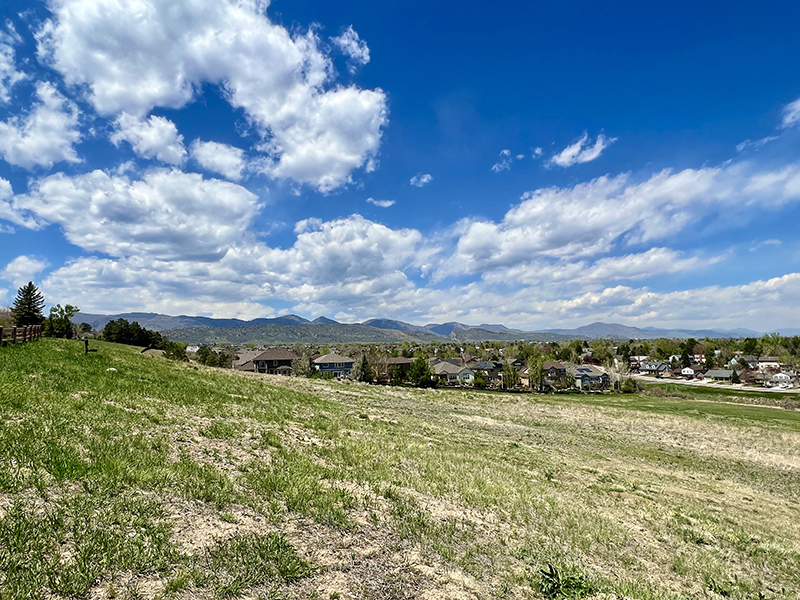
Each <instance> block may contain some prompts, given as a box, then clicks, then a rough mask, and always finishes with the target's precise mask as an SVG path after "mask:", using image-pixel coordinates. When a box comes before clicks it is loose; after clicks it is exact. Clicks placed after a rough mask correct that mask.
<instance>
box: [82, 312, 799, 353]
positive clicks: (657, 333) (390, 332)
mask: <svg viewBox="0 0 800 600" xmlns="http://www.w3.org/2000/svg"><path fill="white" fill-rule="evenodd" d="M120 318H122V319H126V320H128V321H130V322H133V321H137V322H138V323H139V325H141V326H142V327H145V328H147V329H151V330H154V331H159V332H161V333H162V334H164V335H166V336H167V337H168V338H169V339H171V340H175V341H180V342H187V343H189V344H234V345H241V344H300V343H311V344H349V343H362V344H364V343H395V342H405V341H412V342H431V341H435V340H442V341H459V342H489V341H506V342H514V341H529V342H560V341H568V340H579V339H580V340H590V339H599V338H606V339H613V340H629V339H642V340H649V339H657V338H697V339H702V338H744V337H761V336H762V335H763V333H762V332H757V331H752V330H749V329H733V330H719V329H700V330H690V329H658V328H655V327H645V328H639V327H628V326H626V325H620V324H617V323H599V322H598V323H592V324H591V325H584V326H583V327H577V328H575V329H547V330H543V331H522V330H519V329H510V328H508V327H506V326H505V325H492V324H482V325H464V324H463V323H456V322H450V323H441V324H430V325H425V326H419V325H412V324H410V323H404V322H403V321H397V320H393V319H369V320H367V321H364V322H363V323H339V322H337V321H334V320H333V319H328V318H326V317H319V318H317V319H314V320H313V321H309V320H308V319H304V318H303V317H299V316H297V315H284V316H282V317H275V318H271V319H266V318H262V319H253V320H252V321H243V320H241V319H214V318H211V317H191V316H185V315H181V316H177V317H173V316H169V315H162V314H157V313H145V312H131V313H120V314H114V315H96V314H89V313H78V314H76V315H75V316H74V317H73V319H72V320H73V322H74V323H88V324H89V325H91V326H92V328H94V329H102V328H103V327H104V326H105V325H106V323H108V322H109V321H114V320H117V319H120ZM780 333H781V334H782V335H787V336H789V335H800V329H782V330H781V331H780Z"/></svg>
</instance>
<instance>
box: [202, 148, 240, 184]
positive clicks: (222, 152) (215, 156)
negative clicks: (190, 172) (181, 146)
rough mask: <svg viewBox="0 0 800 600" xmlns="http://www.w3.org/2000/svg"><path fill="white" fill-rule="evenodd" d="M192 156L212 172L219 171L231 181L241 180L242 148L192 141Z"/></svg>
mask: <svg viewBox="0 0 800 600" xmlns="http://www.w3.org/2000/svg"><path fill="white" fill-rule="evenodd" d="M192 158H193V159H194V160H196V161H197V162H198V164H199V165H200V166H201V167H203V168H204V169H206V170H207V171H212V172H214V173H219V174H220V175H222V176H223V177H225V178H226V179H230V180H231V181H241V179H242V171H243V170H244V168H245V159H244V150H242V149H241V148H235V147H234V146H229V145H228V144H220V143H218V142H201V141H200V140H195V141H194V142H193V143H192Z"/></svg>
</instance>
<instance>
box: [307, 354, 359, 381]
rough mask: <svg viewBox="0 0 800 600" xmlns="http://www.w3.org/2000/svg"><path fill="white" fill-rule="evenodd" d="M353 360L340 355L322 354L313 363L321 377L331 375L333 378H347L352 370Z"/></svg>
mask: <svg viewBox="0 0 800 600" xmlns="http://www.w3.org/2000/svg"><path fill="white" fill-rule="evenodd" d="M355 362H356V361H355V359H353V358H350V357H349V356H342V355H341V354H335V353H334V354H323V355H322V356H320V357H319V358H315V359H314V361H313V364H314V368H315V369H316V370H317V371H319V372H320V373H322V374H323V375H328V374H330V375H333V376H334V377H340V378H341V377H347V376H348V375H350V371H352V370H353V364H355Z"/></svg>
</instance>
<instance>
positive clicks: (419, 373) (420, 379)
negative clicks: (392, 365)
mask: <svg viewBox="0 0 800 600" xmlns="http://www.w3.org/2000/svg"><path fill="white" fill-rule="evenodd" d="M408 381H409V383H411V385H413V386H416V387H436V382H435V381H434V380H433V371H431V367H430V365H429V364H428V361H427V360H425V359H424V358H422V357H421V356H419V357H417V358H416V359H415V360H414V362H413V363H411V368H410V369H409V371H408Z"/></svg>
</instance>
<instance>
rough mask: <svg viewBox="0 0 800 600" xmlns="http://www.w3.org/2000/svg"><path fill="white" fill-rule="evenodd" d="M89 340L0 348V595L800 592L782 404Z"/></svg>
mask: <svg viewBox="0 0 800 600" xmlns="http://www.w3.org/2000/svg"><path fill="white" fill-rule="evenodd" d="M98 347H99V352H97V353H93V354H90V355H84V354H83V346H82V344H79V343H77V342H74V341H73V342H70V341H64V340H49V339H45V340H40V341H39V342H37V343H35V344H26V345H24V346H17V347H7V348H3V349H0V417H1V418H0V590H2V591H0V598H28V597H32V598H36V597H41V598H44V597H52V596H53V595H55V597H85V596H87V595H97V594H101V595H102V594H105V595H106V596H108V595H110V594H111V593H112V592H113V594H114V595H117V596H120V595H126V594H127V595H128V596H131V597H156V596H161V597H180V598H184V597H185V598H190V597H209V598H211V597H220V598H223V597H224V598H229V597H240V596H242V595H250V596H253V597H258V596H262V597H269V596H277V597H308V596H309V595H313V594H316V595H317V597H337V595H338V597H346V596H347V594H353V595H355V596H356V597H397V598H399V597H421V596H424V595H426V594H427V595H428V596H429V597H448V596H451V597H463V594H466V595H473V596H476V597H514V598H516V597H519V598H581V597H585V598H589V597H596V598H608V597H628V598H668V597H674V598H685V597H687V596H700V597H710V598H714V597H726V598H796V597H798V595H800V575H799V574H800V544H799V540H800V518H798V517H800V507H799V506H798V501H799V500H800V498H799V497H798V494H799V493H800V492H798V490H800V475H799V474H800V420H798V418H797V415H798V413H797V412H796V411H791V410H783V409H777V408H765V407H761V406H757V405H758V404H759V402H758V398H753V397H752V396H751V397H748V399H747V400H746V401H747V402H748V403H749V404H750V405H747V406H744V405H740V404H734V403H732V402H735V401H736V399H735V398H733V397H732V396H731V395H728V396H723V397H719V396H714V395H713V394H709V393H708V391H706V390H699V391H697V392H695V391H694V389H690V388H681V389H680V390H677V391H673V390H671V389H669V388H667V389H666V390H665V391H664V392H663V393H664V394H666V395H662V397H657V396H652V395H633V396H608V395H606V396H592V397H588V396H578V395H575V396H568V395H567V396H555V397H554V396H549V397H543V396H534V395H502V394H487V393H479V392H466V391H454V390H432V391H431V390H423V391H421V390H412V389H407V388H381V387H377V386H366V385H361V384H342V383H336V382H326V381H314V380H304V379H294V378H281V377H264V376H246V375H245V376H242V375H240V374H235V373H232V372H225V371H219V370H215V369H207V368H202V367H201V368H197V367H193V366H191V365H186V364H178V363H172V362H169V361H166V360H163V359H160V358H155V357H148V356H144V355H140V354H139V353H138V349H135V348H127V347H123V346H117V345H113V344H103V343H99V344H98ZM715 392H716V390H715ZM676 393H679V394H680V396H677V395H671V394H676ZM695 393H696V396H693V394H695ZM732 394H733V393H732ZM715 398H719V399H720V400H722V402H714V399H715ZM767 401H769V398H768V397H765V403H767ZM723 402H725V403H723ZM334 540H336V541H335V543H334ZM334 546H335V547H336V548H340V549H341V550H340V551H338V552H332V551H331V548H333V547H334ZM345 549H346V550H345ZM460 594H461V596H459V595H460Z"/></svg>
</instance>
